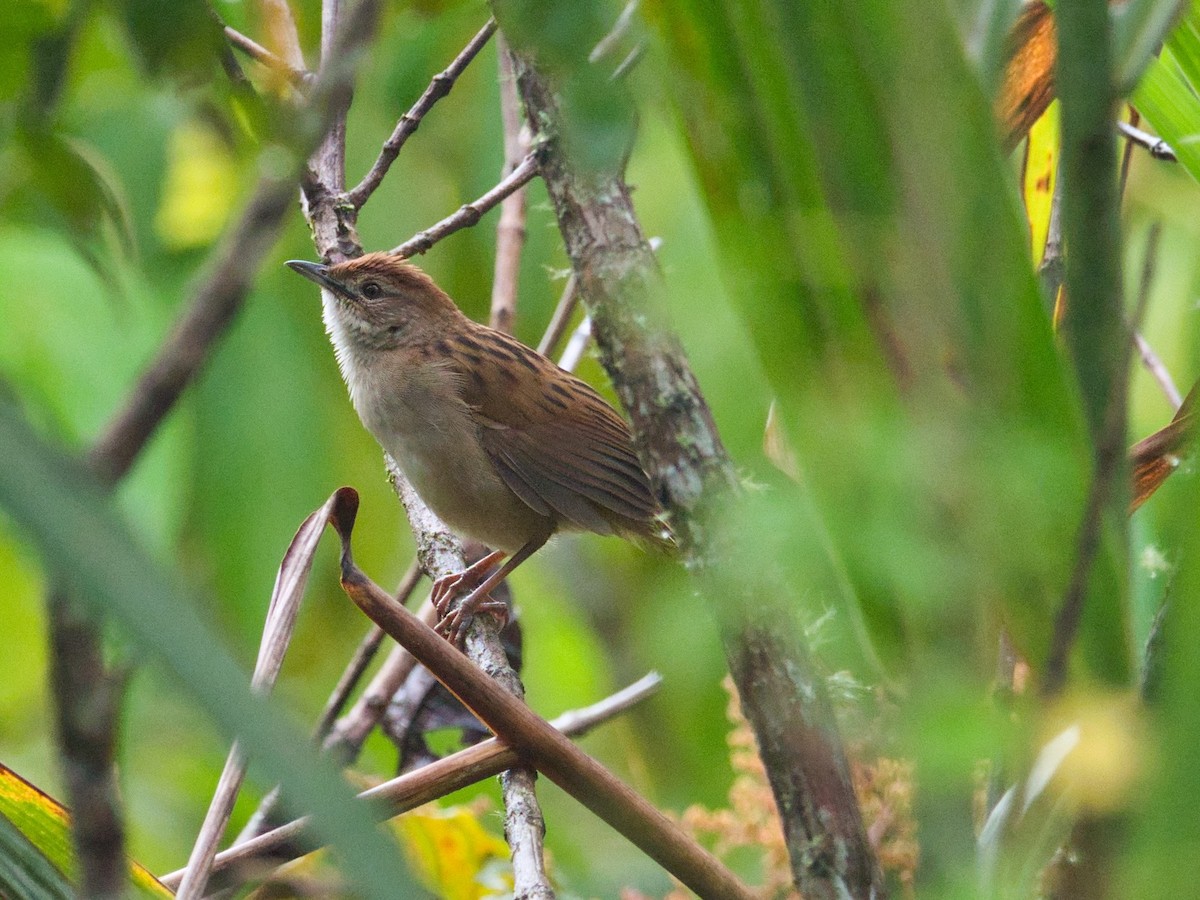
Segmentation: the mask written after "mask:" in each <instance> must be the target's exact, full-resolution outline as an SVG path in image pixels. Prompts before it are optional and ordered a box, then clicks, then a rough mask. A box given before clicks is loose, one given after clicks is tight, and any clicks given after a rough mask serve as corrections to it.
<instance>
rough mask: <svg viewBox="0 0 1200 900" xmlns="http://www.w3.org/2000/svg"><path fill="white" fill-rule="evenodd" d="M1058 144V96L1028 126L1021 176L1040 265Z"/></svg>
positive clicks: (1047, 223)
mask: <svg viewBox="0 0 1200 900" xmlns="http://www.w3.org/2000/svg"><path fill="white" fill-rule="evenodd" d="M1058 148H1059V129H1058V101H1057V100H1055V101H1054V102H1053V103H1052V104H1050V108H1049V109H1047V110H1046V112H1045V114H1044V115H1043V116H1042V117H1041V118H1040V119H1038V120H1037V121H1036V122H1034V123H1033V127H1032V128H1030V129H1029V143H1028V145H1027V147H1026V150H1025V171H1024V173H1023V175H1022V177H1021V193H1022V195H1023V196H1024V198H1025V215H1026V217H1028V219H1029V236H1030V241H1031V248H1030V249H1031V251H1032V254H1033V264H1034V265H1035V266H1038V265H1041V262H1042V256H1043V254H1044V253H1045V251H1046V234H1047V232H1049V230H1050V209H1051V206H1052V201H1053V199H1054V183H1055V181H1056V180H1057V177H1058Z"/></svg>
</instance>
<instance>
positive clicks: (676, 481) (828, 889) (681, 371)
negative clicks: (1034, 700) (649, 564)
mask: <svg viewBox="0 0 1200 900" xmlns="http://www.w3.org/2000/svg"><path fill="white" fill-rule="evenodd" d="M506 31H507V30H506ZM509 37H510V38H512V37H513V35H512V34H511V33H509ZM514 41H515V38H514ZM525 53H526V51H525V50H524V49H523V48H522V49H520V50H518V51H517V52H515V53H514V62H515V67H516V70H517V84H518V87H519V88H520V91H521V96H522V99H523V100H524V103H525V116H526V119H527V121H530V122H536V123H537V124H538V127H539V129H540V130H541V133H540V134H538V135H537V136H536V137H535V140H534V143H535V146H538V147H539V148H540V150H539V154H540V159H541V174H542V178H543V181H544V182H545V184H546V189H547V192H548V193H549V195H550V200H551V203H552V204H553V205H554V209H555V213H556V215H557V218H558V224H559V231H560V232H561V233H562V236H563V240H564V243H565V244H566V250H567V255H568V257H569V258H570V260H571V264H572V268H573V270H574V273H575V276H576V277H577V279H578V284H579V290H580V292H581V295H582V298H583V301H584V303H585V304H586V305H587V308H588V311H589V312H590V313H591V317H592V324H593V326H594V328H595V333H596V339H597V344H598V346H599V348H600V358H601V362H602V363H603V365H604V367H605V369H606V371H607V372H608V374H609V376H610V377H611V378H612V381H613V386H614V387H615V388H616V390H617V393H618V395H619V396H620V398H621V401H622V403H623V404H624V406H625V409H626V410H627V411H628V412H629V414H630V417H631V419H632V421H633V427H634V433H635V434H636V435H637V437H638V441H639V451H640V454H641V458H642V461H643V463H644V464H645V465H646V469H647V471H648V472H649V474H650V476H651V479H652V481H653V482H654V485H655V488H656V490H657V491H658V493H659V496H660V497H661V498H662V500H663V502H664V506H665V507H666V509H667V512H668V515H669V516H670V520H671V526H672V529H673V530H674V532H675V534H676V536H677V537H678V539H679V544H680V551H681V554H682V556H683V559H684V563H685V565H686V566H687V567H688V568H689V569H690V570H692V571H693V572H695V573H696V575H697V576H698V579H699V581H700V583H701V586H702V588H703V589H704V590H703V592H704V594H705V596H706V597H707V598H708V599H709V600H710V601H711V603H712V607H713V611H714V613H715V615H716V617H717V619H718V621H719V622H720V624H721V631H722V639H723V641H724V644H725V653H726V658H727V660H728V662H729V668H730V672H731V674H732V675H733V678H734V681H735V683H736V684H737V687H738V691H739V693H740V694H741V697H742V701H743V705H744V708H745V710H746V712H747V716H748V718H749V719H750V722H751V724H752V726H753V728H754V731H755V735H756V737H757V740H758V745H759V750H760V753H761V755H762V758H763V762H764V764H765V766H766V769H767V772H768V775H769V777H770V781H771V787H772V790H773V792H774V795H775V799H776V803H777V805H778V807H779V809H780V814H781V815H780V818H781V820H782V822H783V826H784V831H785V835H786V837H787V844H788V851H789V855H790V857H791V863H792V870H793V872H794V873H795V877H796V881H797V886H798V887H799V888H800V891H801V893H802V894H803V895H804V896H805V897H808V898H812V900H818V898H840V897H845V896H852V897H869V896H875V897H882V896H884V894H885V888H884V884H883V878H882V874H881V873H880V870H879V867H878V864H877V863H876V860H875V854H874V853H873V851H872V849H871V846H870V844H869V842H868V840H867V835H866V832H865V830H864V828H863V823H862V816H861V813H860V811H859V807H858V800H857V798H856V796H855V794H854V789H853V784H852V783H851V779H850V770H849V764H848V762H847V760H846V755H845V749H844V748H843V747H842V744H841V739H840V737H839V735H838V729H837V723H836V720H835V718H834V713H833V709H832V706H831V703H830V700H829V697H828V695H827V691H826V689H825V685H824V680H823V678H822V677H821V675H820V674H819V673H818V672H817V671H816V670H815V668H814V666H813V664H812V661H811V659H810V658H809V654H808V648H807V646H806V644H805V641H804V637H803V635H802V634H801V633H800V631H799V628H798V627H797V625H796V624H795V621H794V618H793V617H792V615H791V614H790V611H789V610H787V609H786V608H785V607H784V606H783V604H781V603H779V602H778V601H777V600H775V599H774V597H775V596H776V594H777V591H775V590H772V589H770V588H768V589H766V590H761V589H755V587H754V586H753V585H747V586H745V589H744V590H743V591H742V592H740V593H738V594H736V595H732V596H730V595H729V592H728V583H727V582H721V581H720V578H719V575H720V569H721V560H722V551H721V549H720V546H719V544H720V541H719V538H718V537H717V536H716V535H715V534H714V533H713V532H712V531H711V530H710V527H711V526H710V522H709V521H708V517H707V515H706V514H707V513H708V512H711V511H713V510H715V509H717V508H718V507H719V504H720V503H722V502H723V501H725V500H727V499H729V498H731V497H734V496H735V495H736V492H737V485H738V478H737V473H736V471H735V469H734V466H733V463H732V461H731V460H730V458H729V456H728V454H727V452H726V450H725V448H724V446H723V444H722V442H721V438H720V435H719V434H718V432H717V429H716V425H715V424H714V422H713V419H712V415H711V413H710V411H709V409H708V406H707V404H706V402H705V400H704V396H703V394H702V393H701V391H700V388H699V385H698V384H697V382H696V378H695V376H694V374H693V373H692V371H691V367H690V365H689V363H688V360H687V357H686V355H685V354H684V352H683V349H682V347H681V345H680V343H679V340H678V338H677V337H675V335H674V334H673V333H672V332H671V331H670V330H669V329H668V328H666V326H665V325H663V324H662V323H661V321H659V319H658V317H657V315H656V309H657V307H656V305H655V300H656V298H657V296H658V295H659V294H660V293H661V291H662V289H663V285H662V280H661V279H662V276H661V273H660V271H659V269H658V266H657V263H656V262H655V260H654V256H653V253H652V252H651V249H650V245H649V242H648V241H647V240H646V238H645V235H644V234H643V233H642V229H641V226H640V224H639V223H638V219H637V214H636V212H635V211H634V209H633V204H632V201H631V199H630V196H629V190H628V188H627V186H626V185H625V183H624V181H623V180H622V178H621V177H620V176H619V174H618V173H615V172H596V171H589V170H585V169H583V168H582V167H581V166H579V165H578V164H577V163H576V162H575V160H574V159H573V158H572V157H571V156H570V154H569V151H568V150H567V148H566V146H565V145H564V141H563V140H562V139H561V136H560V135H559V133H558V129H559V127H560V124H559V123H561V122H562V114H561V111H560V108H559V101H558V98H557V97H556V96H555V94H554V92H553V90H552V88H551V86H550V85H549V84H548V83H547V81H546V80H545V79H544V78H543V76H542V75H541V74H540V73H539V72H538V71H537V70H536V67H535V66H534V64H533V63H532V62H531V61H530V58H529V57H528V56H526V55H525Z"/></svg>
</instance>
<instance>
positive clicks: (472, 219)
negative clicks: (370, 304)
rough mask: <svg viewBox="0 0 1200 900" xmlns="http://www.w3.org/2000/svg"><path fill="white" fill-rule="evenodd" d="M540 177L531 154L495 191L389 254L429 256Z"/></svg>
mask: <svg viewBox="0 0 1200 900" xmlns="http://www.w3.org/2000/svg"><path fill="white" fill-rule="evenodd" d="M537 174H538V163H537V158H536V155H535V154H533V153H530V154H529V155H528V156H526V157H525V158H524V159H523V160H521V164H520V165H519V166H517V167H516V168H515V169H513V170H512V173H511V174H510V175H508V176H507V177H506V178H504V179H503V180H502V181H500V183H499V184H497V185H496V186H495V187H494V188H492V189H491V190H490V191H488V192H487V193H486V194H484V195H483V196H482V197H480V198H479V199H478V200H476V201H475V202H474V203H466V204H463V205H462V206H460V207H459V208H458V210H457V211H456V212H454V213H453V214H452V215H449V216H447V217H446V218H444V219H442V221H440V222H438V223H437V224H436V225H433V226H431V227H429V228H427V229H425V230H424V231H422V232H420V233H419V234H415V235H413V236H412V237H411V238H409V239H408V240H407V241H405V242H404V243H403V244H401V245H400V246H398V247H393V248H392V249H391V250H390V251H389V252H390V253H393V254H395V255H396V256H404V257H412V256H418V255H420V254H422V253H425V252H426V251H427V250H429V248H430V247H432V246H433V245H434V244H436V243H437V242H438V241H440V240H442V238H445V237H449V236H450V235H452V234H454V232H456V231H459V230H461V229H463V228H470V227H471V226H472V225H475V224H476V223H478V222H479V220H480V218H482V217H483V214H484V213H485V212H487V211H488V210H489V209H491V208H492V207H493V206H495V205H496V204H498V203H499V202H500V201H501V200H503V199H504V198H505V197H507V196H508V195H509V194H511V193H512V192H513V191H516V190H519V189H520V188H522V187H524V186H525V185H526V184H528V183H529V182H530V181H532V180H533V179H534V177H536V175H537Z"/></svg>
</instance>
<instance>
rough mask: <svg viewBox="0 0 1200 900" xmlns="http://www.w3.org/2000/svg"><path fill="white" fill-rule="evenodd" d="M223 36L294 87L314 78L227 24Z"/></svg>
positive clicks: (309, 73) (302, 85)
mask: <svg viewBox="0 0 1200 900" xmlns="http://www.w3.org/2000/svg"><path fill="white" fill-rule="evenodd" d="M225 38H226V39H227V40H228V41H229V43H230V44H232V45H233V46H235V47H237V48H238V49H239V50H241V51H242V52H243V53H245V54H246V55H247V56H249V57H250V58H251V59H253V60H254V61H255V62H258V63H262V64H263V65H264V66H266V67H267V68H268V69H270V70H271V71H273V72H277V73H278V74H280V75H282V76H284V77H285V78H286V79H287V80H288V81H289V82H290V83H291V84H292V85H293V86H294V87H298V88H299V87H304V86H305V85H307V84H309V83H310V82H311V81H313V79H315V78H316V76H315V75H313V74H312V73H311V72H306V71H304V70H303V69H293V68H292V67H291V66H290V65H288V64H287V63H286V62H285V61H284V60H282V59H280V58H279V57H278V56H276V55H275V54H274V53H272V52H271V51H270V50H268V49H267V48H266V47H264V46H263V45H262V44H260V43H258V42H257V41H255V40H253V39H252V38H249V37H247V36H246V35H244V34H242V33H241V32H240V31H238V30H237V29H235V28H230V27H229V26H228V25H226V26H225Z"/></svg>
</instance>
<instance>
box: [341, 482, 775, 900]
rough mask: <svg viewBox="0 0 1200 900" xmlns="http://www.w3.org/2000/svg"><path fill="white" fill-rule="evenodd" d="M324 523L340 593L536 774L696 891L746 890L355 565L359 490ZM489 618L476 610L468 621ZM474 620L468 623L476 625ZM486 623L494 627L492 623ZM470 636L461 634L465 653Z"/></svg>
mask: <svg viewBox="0 0 1200 900" xmlns="http://www.w3.org/2000/svg"><path fill="white" fill-rule="evenodd" d="M336 496H337V497H339V498H340V502H338V503H337V504H335V509H334V513H333V517H332V519H331V524H332V525H333V526H334V527H335V529H336V530H337V532H338V536H339V537H340V538H341V539H342V587H343V588H344V589H345V591H346V593H347V595H348V596H349V597H350V598H351V599H352V600H353V601H354V602H355V603H356V604H357V605H358V607H359V608H360V609H361V610H362V611H363V612H364V613H366V615H367V616H368V617H369V618H371V619H372V620H373V621H374V622H376V623H377V624H378V625H379V626H380V627H381V628H383V630H384V631H386V632H387V633H388V634H390V635H391V636H392V637H393V638H395V640H396V642H397V643H399V644H402V645H403V646H405V647H407V648H408V650H409V652H410V653H412V655H413V656H415V657H416V658H417V659H418V660H420V662H421V663H422V664H423V665H424V666H425V667H426V668H428V669H429V670H430V671H431V672H433V674H434V676H435V677H436V678H437V679H438V681H440V682H441V683H442V684H444V685H445V686H446V687H447V688H448V689H449V690H450V691H451V693H453V694H454V695H455V696H456V697H458V699H459V700H461V701H462V702H463V703H464V704H465V705H466V706H467V707H468V708H469V709H470V710H471V711H472V712H473V713H475V715H476V716H478V717H479V719H480V720H481V721H483V722H484V724H486V725H487V726H488V727H489V728H490V729H492V731H493V732H494V733H495V734H496V735H497V737H499V738H500V739H501V740H503V741H504V742H505V743H506V744H508V745H509V746H512V747H515V748H517V749H518V750H519V752H520V754H521V755H522V756H523V757H524V758H525V759H527V760H528V761H529V762H530V763H532V764H533V765H535V766H536V767H537V769H538V771H539V772H541V773H542V774H544V775H546V777H548V778H550V779H551V780H552V781H553V782H554V783H555V784H557V785H558V786H559V787H561V788H562V789H563V790H565V791H567V792H568V793H569V794H571V795H572V796H573V797H575V798H576V799H577V800H579V802H581V803H583V804H584V805H585V806H587V807H588V809H590V810H592V812H594V813H595V814H596V815H598V816H600V818H602V819H603V820H604V821H605V822H607V823H608V824H609V825H611V826H612V827H613V828H615V829H616V830H617V831H619V832H620V833H621V834H623V835H624V836H625V837H627V838H628V839H629V840H630V841H632V842H633V843H634V844H635V845H637V846H638V847H639V848H640V849H641V850H642V851H643V852H644V853H646V854H647V855H648V856H650V857H651V858H652V859H654V860H656V861H657V862H658V863H660V864H661V865H662V866H663V867H664V868H665V869H666V870H667V871H668V872H670V873H671V874H672V875H674V876H675V877H676V878H678V879H679V880H680V881H682V882H683V883H684V884H685V885H687V886H688V887H690V888H691V889H692V890H694V891H696V892H697V893H698V894H700V896H702V897H721V898H730V900H735V898H746V900H749V898H751V897H753V896H754V895H753V893H752V892H751V891H750V890H749V889H747V888H746V886H745V885H743V884H742V883H741V882H740V881H739V880H738V879H737V878H736V877H735V876H734V875H733V873H732V872H730V871H729V870H728V869H727V868H726V867H725V866H724V864H723V863H721V862H720V861H719V860H717V859H716V857H714V856H712V855H711V854H710V853H708V852H707V851H706V850H704V849H703V848H702V847H701V846H700V845H699V844H697V843H696V842H695V841H694V840H692V839H691V838H690V837H688V836H687V835H686V834H684V832H683V831H682V830H681V829H680V828H679V826H678V825H677V824H675V823H674V822H672V821H671V820H670V819H668V818H667V817H666V816H665V815H663V813H662V812H661V811H659V810H658V809H656V808H655V807H654V806H652V805H651V804H650V803H649V802H648V801H646V800H645V798H643V797H641V796H640V795H639V794H637V793H636V792H634V791H632V790H631V789H630V788H629V787H627V786H626V785H625V784H623V783H622V782H621V781H620V780H619V779H617V778H616V777H615V776H613V775H612V773H610V772H609V771H608V770H607V769H605V768H604V767H603V766H602V765H600V764H599V763H598V762H596V760H595V759H593V758H592V757H590V756H588V755H587V754H586V753H584V752H583V751H582V750H580V749H579V748H578V747H576V746H575V745H574V744H573V743H571V741H570V740H569V739H568V738H566V737H564V736H563V735H562V734H561V733H560V732H558V731H556V730H555V729H554V728H553V727H551V726H550V724H549V723H547V722H546V721H544V720H543V719H541V718H539V717H538V716H536V715H535V714H534V713H533V712H532V711H531V710H530V709H529V707H528V706H526V705H525V704H524V702H523V701H522V700H520V699H519V698H518V697H516V696H514V695H513V694H512V693H510V692H509V691H507V690H506V689H505V688H504V687H502V686H501V685H500V684H497V683H496V682H495V681H493V680H492V679H491V678H488V677H487V676H486V675H484V674H483V673H482V672H481V671H479V669H478V668H477V666H476V665H474V664H473V663H472V662H471V661H470V660H468V659H467V658H465V657H464V656H463V655H462V654H461V653H459V652H458V651H457V650H455V649H454V648H453V647H451V646H450V644H449V643H448V642H447V641H445V640H444V639H442V638H441V637H440V636H439V635H438V634H437V633H436V632H434V631H433V630H432V629H430V628H429V627H428V626H426V625H424V624H423V623H421V622H420V621H419V620H418V619H417V618H416V617H415V616H414V615H412V613H410V612H409V611H408V610H406V609H404V607H402V606H399V605H398V604H396V603H395V602H394V601H393V600H392V598H391V597H390V596H388V594H387V593H386V592H385V591H383V590H382V589H381V588H380V587H379V586H378V585H376V584H375V583H374V582H372V581H371V580H370V579H369V578H367V576H366V575H365V574H364V573H363V572H362V571H361V570H360V569H358V568H357V566H355V564H354V560H353V556H352V554H351V552H350V533H351V530H352V529H353V526H354V518H355V516H356V515H357V507H358V494H357V493H356V492H354V491H353V490H352V489H349V488H342V489H341V490H339V491H338V492H337V495H336ZM482 620H488V621H490V620H491V617H490V616H487V617H484V616H477V617H476V619H475V622H476V623H478V622H480V621H482ZM476 627H477V626H475V625H473V626H472V629H473V631H474V630H475V628H476ZM492 627H493V628H495V624H494V622H493V623H492ZM474 639H475V637H474V636H473V634H472V633H471V632H469V633H468V635H467V651H468V653H470V652H471V644H472V641H473V640H474Z"/></svg>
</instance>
